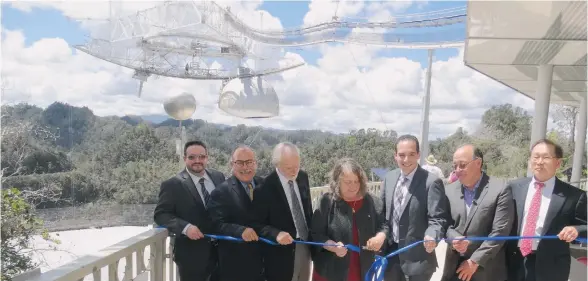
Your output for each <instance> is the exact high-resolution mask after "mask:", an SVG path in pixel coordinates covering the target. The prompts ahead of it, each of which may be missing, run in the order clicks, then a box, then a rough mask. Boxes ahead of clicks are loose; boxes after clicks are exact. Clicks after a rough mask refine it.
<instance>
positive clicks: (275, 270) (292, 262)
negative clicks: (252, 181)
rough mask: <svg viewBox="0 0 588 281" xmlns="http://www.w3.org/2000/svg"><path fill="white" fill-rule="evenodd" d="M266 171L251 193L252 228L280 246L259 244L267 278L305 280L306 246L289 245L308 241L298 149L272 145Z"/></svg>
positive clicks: (307, 205) (306, 192)
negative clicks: (270, 163) (271, 152)
mask: <svg viewBox="0 0 588 281" xmlns="http://www.w3.org/2000/svg"><path fill="white" fill-rule="evenodd" d="M272 164H273V165H274V166H275V167H276V169H275V170H274V171H273V172H272V173H270V174H269V175H268V176H267V177H266V178H265V179H264V181H263V183H262V184H261V185H260V187H259V188H257V189H255V192H254V194H253V209H254V210H255V219H256V225H255V227H254V229H255V231H257V233H258V234H259V236H261V237H265V238H268V239H271V240H274V241H277V242H278V243H279V244H280V246H269V245H264V244H262V251H263V257H264V267H265V275H266V278H267V281H308V280H309V278H310V249H309V248H308V245H303V244H293V242H292V240H293V239H299V240H307V241H308V240H309V237H308V235H309V231H308V230H309V228H310V222H311V218H312V204H311V201H310V185H309V183H308V174H306V172H304V171H302V170H300V150H299V149H298V147H296V145H294V144H292V143H289V142H283V143H280V144H278V145H276V147H275V148H274V151H273V154H272Z"/></svg>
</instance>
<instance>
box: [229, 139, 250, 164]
mask: <svg viewBox="0 0 588 281" xmlns="http://www.w3.org/2000/svg"><path fill="white" fill-rule="evenodd" d="M239 149H247V150H251V151H252V152H253V156H255V150H253V148H251V146H248V145H246V144H240V145H238V146H237V147H236V148H235V149H233V152H231V156H230V157H229V165H231V163H232V162H233V155H235V152H236V151H237V150H239Z"/></svg>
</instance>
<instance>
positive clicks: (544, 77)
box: [527, 65, 553, 177]
mask: <svg viewBox="0 0 588 281" xmlns="http://www.w3.org/2000/svg"><path fill="white" fill-rule="evenodd" d="M552 81H553V65H540V66H539V69H538V74H537V92H536V94H535V114H534V116H533V128H532V131H531V144H530V145H529V146H531V145H533V143H535V142H536V141H538V140H540V139H542V138H545V135H546V133H547V119H548V117H549V101H550V98H551V82H552ZM532 175H533V172H532V171H531V166H530V165H529V167H528V168H527V176H529V177H530V176H532Z"/></svg>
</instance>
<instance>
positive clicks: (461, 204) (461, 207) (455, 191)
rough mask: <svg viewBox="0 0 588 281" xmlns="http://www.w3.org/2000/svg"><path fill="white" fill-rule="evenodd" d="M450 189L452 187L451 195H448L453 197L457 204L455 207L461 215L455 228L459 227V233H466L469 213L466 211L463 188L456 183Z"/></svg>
mask: <svg viewBox="0 0 588 281" xmlns="http://www.w3.org/2000/svg"><path fill="white" fill-rule="evenodd" d="M448 187H451V189H450V191H451V193H448V194H452V195H453V201H455V202H457V203H456V204H455V206H456V207H455V208H456V209H457V211H458V213H459V217H458V218H457V220H456V221H458V224H457V225H456V226H455V227H457V228H458V229H459V232H461V233H464V227H465V222H466V220H467V211H466V206H465V201H464V200H463V198H464V195H463V188H462V186H461V182H459V181H456V182H454V183H452V184H451V185H450V186H448ZM458 199H459V200H458Z"/></svg>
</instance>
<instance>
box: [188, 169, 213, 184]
mask: <svg viewBox="0 0 588 281" xmlns="http://www.w3.org/2000/svg"><path fill="white" fill-rule="evenodd" d="M186 172H188V174H189V175H190V177H192V179H193V180H194V182H195V183H197V182H199V181H200V179H201V178H204V181H210V182H212V180H211V179H210V178H209V177H208V173H207V172H206V170H205V171H204V176H202V177H201V176H199V175H196V174H194V173H192V172H190V170H188V168H186Z"/></svg>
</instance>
